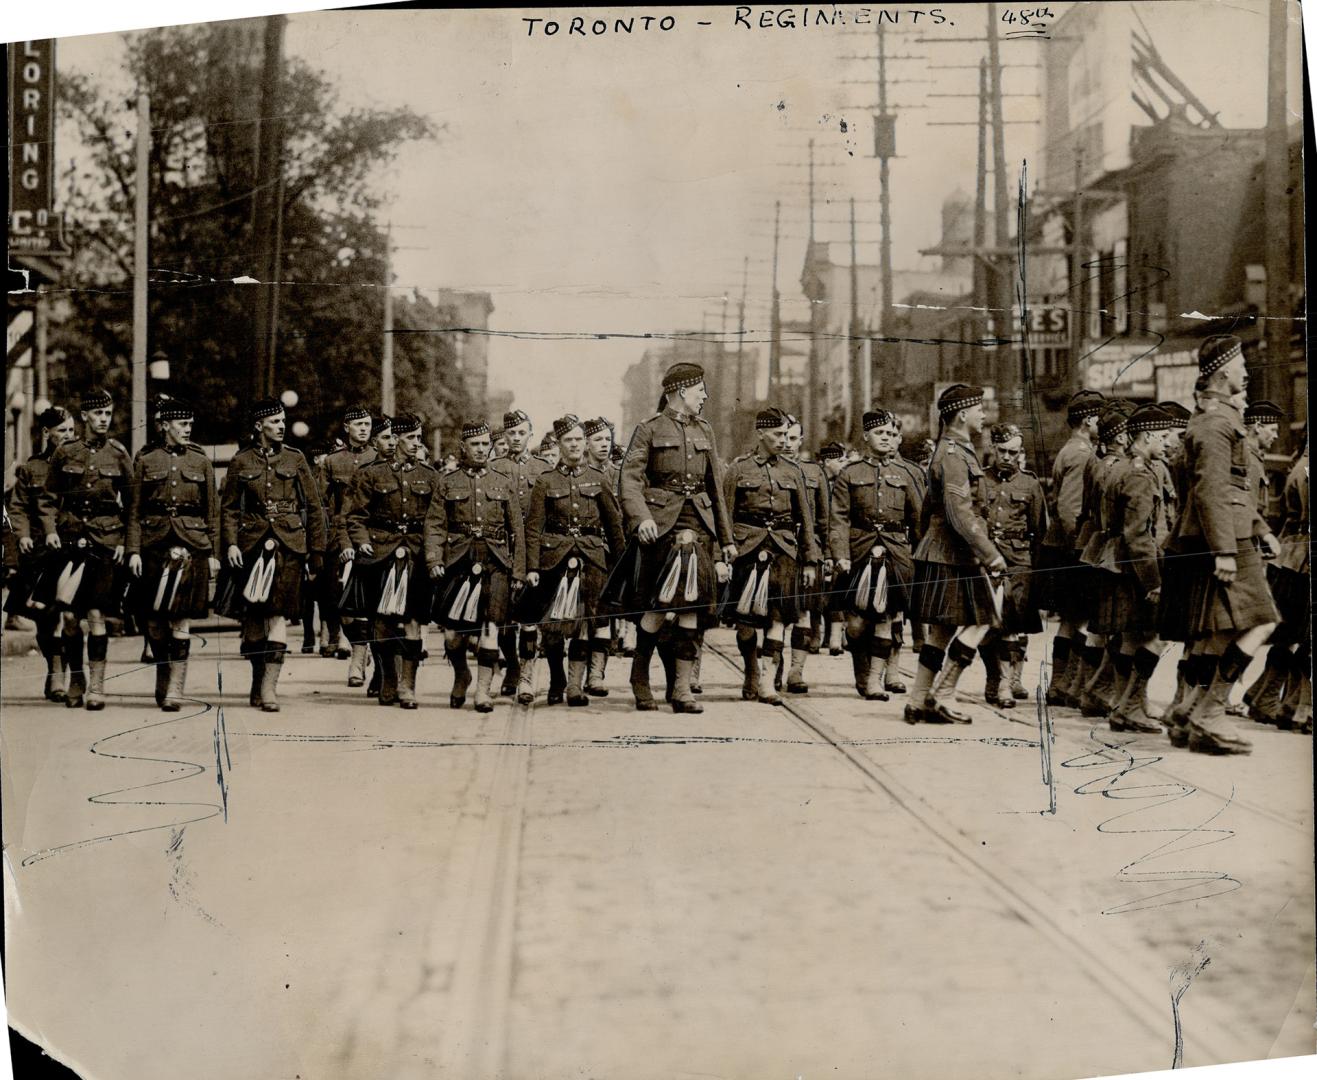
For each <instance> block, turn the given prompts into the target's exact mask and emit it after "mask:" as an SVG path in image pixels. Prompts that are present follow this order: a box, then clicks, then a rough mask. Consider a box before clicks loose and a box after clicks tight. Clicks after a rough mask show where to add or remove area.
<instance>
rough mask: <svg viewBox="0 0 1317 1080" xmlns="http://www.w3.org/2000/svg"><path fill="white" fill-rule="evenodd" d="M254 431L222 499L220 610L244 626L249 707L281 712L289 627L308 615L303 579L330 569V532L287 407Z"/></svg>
mask: <svg viewBox="0 0 1317 1080" xmlns="http://www.w3.org/2000/svg"><path fill="white" fill-rule="evenodd" d="M251 426H252V432H253V435H254V438H253V441H252V444H251V445H250V446H247V447H244V448H243V449H241V450H239V451H238V452H237V453H236V454H235V455H234V456H233V460H232V461H231V462H229V469H228V472H227V473H225V475H224V487H223V491H222V492H221V495H220V536H221V543H222V545H223V546H224V548H225V561H226V562H227V566H226V567H225V568H224V570H223V571H222V572H221V575H220V579H221V580H220V585H219V587H218V588H217V590H216V594H215V608H216V610H217V611H219V612H221V613H222V614H224V615H228V616H229V617H230V618H234V619H237V620H239V621H240V622H241V623H242V645H241V650H242V654H243V655H244V656H246V657H247V659H248V661H249V662H250V663H251V667H252V684H251V692H250V694H249V695H248V699H247V700H248V702H249V703H250V704H251V706H252V708H260V709H261V710H263V711H264V712H278V711H279V697H278V693H277V690H278V685H279V674H280V672H281V671H282V670H283V662H284V656H285V654H286V653H287V651H288V620H289V619H296V618H298V617H299V615H300V614H301V611H302V587H303V578H304V577H306V576H309V577H310V578H311V579H312V583H313V584H314V579H315V577H316V576H317V575H318V574H319V573H320V572H321V570H322V568H323V564H324V552H325V546H326V545H327V544H328V542H329V535H328V532H329V530H328V523H327V521H326V518H325V512H324V507H323V505H322V503H321V500H320V493H319V490H318V488H317V487H316V479H315V475H314V474H313V473H312V472H311V466H310V464H308V462H307V460H306V458H305V457H304V456H303V455H302V452H301V451H300V450H295V449H294V448H293V447H291V446H288V445H286V444H285V443H284V431H285V428H286V426H287V417H286V415H285V413H284V407H283V405H282V404H281V403H280V402H278V401H277V400H275V399H273V398H265V399H263V400H260V401H257V402H256V403H255V404H254V405H253V406H252V408H251Z"/></svg>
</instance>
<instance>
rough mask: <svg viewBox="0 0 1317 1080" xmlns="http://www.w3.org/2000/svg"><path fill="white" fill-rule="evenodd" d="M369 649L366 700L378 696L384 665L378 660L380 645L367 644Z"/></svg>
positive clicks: (375, 643) (375, 642)
mask: <svg viewBox="0 0 1317 1080" xmlns="http://www.w3.org/2000/svg"><path fill="white" fill-rule="evenodd" d="M368 648H369V649H370V661H371V663H370V667H371V670H370V683H369V684H368V685H367V686H366V696H367V697H368V698H377V697H379V696H380V683H381V682H382V681H383V678H384V676H383V675H382V674H381V673H382V672H383V670H384V664H383V662H382V661H381V659H380V644H379V642H378V641H372V642H370V643H369V645H368Z"/></svg>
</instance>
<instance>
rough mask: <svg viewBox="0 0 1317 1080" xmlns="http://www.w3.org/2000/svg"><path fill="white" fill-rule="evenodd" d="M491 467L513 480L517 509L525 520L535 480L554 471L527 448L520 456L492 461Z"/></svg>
mask: <svg viewBox="0 0 1317 1080" xmlns="http://www.w3.org/2000/svg"><path fill="white" fill-rule="evenodd" d="M489 467H490V468H491V469H493V470H494V471H495V472H500V473H502V474H503V475H504V476H506V477H507V478H508V479H509V480H510V481H512V486H513V490H514V491H515V492H516V498H517V509H518V511H520V513H521V520H522V521H525V520H526V515H527V514H528V513H530V493H531V492H532V491H534V490H535V481H536V480H538V479H539V478H540V477H541V476H542V475H544V474H545V473H546V472H552V471H553V466H552V465H550V464H549V463H548V462H547V461H545V460H544V459H543V458H537V457H536V456H535V455H534V454H532V453H531V452H530V451H529V450H527V451H525V452H524V453H523V454H522V455H521V456H520V457H515V458H514V457H504V458H499V459H498V460H497V461H491V462H490V463H489Z"/></svg>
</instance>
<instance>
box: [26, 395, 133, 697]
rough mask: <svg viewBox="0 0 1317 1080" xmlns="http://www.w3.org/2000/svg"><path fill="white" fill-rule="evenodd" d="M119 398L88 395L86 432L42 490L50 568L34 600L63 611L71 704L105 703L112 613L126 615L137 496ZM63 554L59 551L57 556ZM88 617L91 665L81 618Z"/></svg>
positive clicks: (58, 459) (60, 455)
mask: <svg viewBox="0 0 1317 1080" xmlns="http://www.w3.org/2000/svg"><path fill="white" fill-rule="evenodd" d="M113 417H114V401H113V399H111V397H110V395H109V394H108V393H106V392H105V391H104V390H92V391H89V392H88V393H87V394H85V395H83V398H82V423H83V435H82V438H81V439H73V440H71V441H69V442H66V443H64V444H63V445H62V446H60V447H59V449H57V450H56V451H55V452H54V453H53V454H52V455H51V457H50V471H49V474H48V479H47V482H46V485H45V487H43V488H42V489H41V490H40V491H39V493H38V495H37V505H38V507H39V510H40V517H41V528H42V531H43V532H44V533H45V537H46V550H47V551H49V552H51V553H52V554H51V556H50V567H49V569H50V571H51V573H48V574H46V575H45V577H44V578H43V579H42V582H41V583H40V584H39V586H38V587H37V589H36V590H35V592H34V593H33V598H34V600H36V602H38V603H41V604H45V605H46V606H47V607H48V608H52V609H53V608H56V607H58V608H59V609H60V610H62V611H63V613H64V614H63V623H64V625H63V634H62V638H61V643H62V645H63V652H64V666H65V667H66V668H67V669H68V672H69V688H68V691H67V694H66V696H65V699H64V704H65V705H67V706H68V707H69V708H71V709H80V708H82V706H83V704H84V697H85V704H86V706H87V708H88V709H92V710H97V709H103V708H105V657H106V652H107V646H108V643H109V639H108V636H107V633H106V625H105V619H106V616H107V615H114V614H117V613H118V610H119V607H120V599H121V597H122V595H123V573H122V570H123V564H124V539H125V537H124V531H125V529H126V528H127V525H128V511H129V504H130V502H131V500H132V497H133V486H132V480H133V472H132V459H131V458H130V457H129V456H128V451H127V450H126V449H125V448H124V446H123V444H122V443H120V442H118V441H117V440H116V439H112V438H110V437H109V432H110V423H111V421H112V419H113ZM56 553H58V554H56ZM83 619H86V620H87V639H86V645H87V666H88V670H87V671H86V672H84V670H83V658H82V650H83V635H82V626H81V621H82V620H83Z"/></svg>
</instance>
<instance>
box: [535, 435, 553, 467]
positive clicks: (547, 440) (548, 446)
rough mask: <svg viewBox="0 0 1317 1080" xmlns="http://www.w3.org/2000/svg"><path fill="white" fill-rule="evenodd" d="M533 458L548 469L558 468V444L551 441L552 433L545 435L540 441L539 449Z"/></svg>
mask: <svg viewBox="0 0 1317 1080" xmlns="http://www.w3.org/2000/svg"><path fill="white" fill-rule="evenodd" d="M535 456H536V457H537V458H539V459H540V460H541V461H542V462H544V464H545V465H546V466H547V467H548V468H550V469H556V468H557V467H558V457H559V455H558V444H557V443H556V442H554V441H553V433H552V432H550V433H549V434H547V435H545V436H544V438H542V439H541V440H540V446H539V449H538V450H536V451H535Z"/></svg>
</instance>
